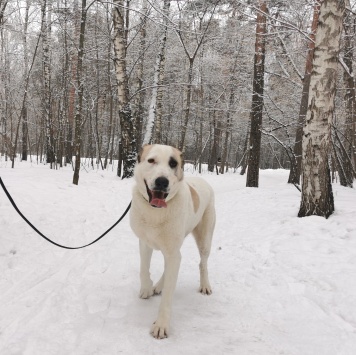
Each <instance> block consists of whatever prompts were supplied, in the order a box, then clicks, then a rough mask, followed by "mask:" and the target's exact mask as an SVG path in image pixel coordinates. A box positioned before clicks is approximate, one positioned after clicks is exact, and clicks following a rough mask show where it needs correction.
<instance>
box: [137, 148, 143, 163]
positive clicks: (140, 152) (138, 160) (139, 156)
mask: <svg viewBox="0 0 356 355" xmlns="http://www.w3.org/2000/svg"><path fill="white" fill-rule="evenodd" d="M142 152H143V148H141V149H140V151H139V152H138V154H137V162H138V163H141V157H142Z"/></svg>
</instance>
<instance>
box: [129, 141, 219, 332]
mask: <svg viewBox="0 0 356 355" xmlns="http://www.w3.org/2000/svg"><path fill="white" fill-rule="evenodd" d="M134 178H135V182H136V184H135V186H134V187H133V197H132V206H131V211H130V225H131V228H132V230H133V231H134V233H135V234H136V235H137V237H138V238H139V245H140V259H141V262H140V281H141V289H140V294H139V296H140V297H141V298H149V297H151V296H152V295H154V294H160V293H162V299H161V303H160V306H159V311H158V316H157V319H156V321H155V322H154V323H153V325H152V328H151V334H152V335H153V337H155V338H157V339H162V338H166V337H167V336H168V333H169V325H170V318H171V309H172V299H173V293H174V290H175V287H176V283H177V278H178V271H179V267H180V261H181V253H180V248H181V246H182V244H183V241H184V239H185V237H186V236H187V235H188V234H189V233H192V234H193V236H194V238H195V241H196V244H197V246H198V249H199V254H200V264H199V269H200V292H201V293H202V294H205V295H210V294H211V293H212V289H211V286H210V282H209V277H208V268H207V261H208V257H209V254H210V249H211V242H212V236H213V231H214V227H215V207H214V192H213V190H212V188H211V186H210V185H209V184H208V183H207V182H205V181H204V180H203V179H202V178H198V177H190V178H184V175H183V159H182V154H181V152H180V151H179V150H178V149H176V148H173V147H171V146H167V145H160V144H154V145H146V146H144V147H143V149H142V150H141V152H140V154H139V156H138V161H137V164H136V166H135V170H134ZM153 249H155V250H160V251H161V252H162V254H163V257H164V272H163V275H162V277H161V278H160V280H159V281H158V282H157V283H156V284H155V285H153V282H152V280H151V278H150V272H149V269H150V262H151V256H152V251H153Z"/></svg>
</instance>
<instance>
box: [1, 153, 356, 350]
mask: <svg viewBox="0 0 356 355" xmlns="http://www.w3.org/2000/svg"><path fill="white" fill-rule="evenodd" d="M87 170H88V169H87ZM193 174H195V173H194V172H193V171H192V168H191V167H188V168H187V171H186V175H193ZM0 176H1V177H2V179H3V181H4V183H5V184H6V186H7V187H8V189H9V191H10V192H11V194H12V195H13V198H14V200H15V201H16V202H17V204H18V207H19V208H20V210H21V211H22V212H23V213H24V214H25V215H26V216H27V217H28V218H29V219H30V221H31V222H33V223H34V224H35V225H36V227H37V228H38V229H39V230H40V231H41V232H42V233H44V234H46V235H47V236H49V237H51V238H53V239H54V240H55V241H56V242H58V243H62V244H65V245H69V246H79V245H82V244H85V243H88V242H90V241H92V240H94V239H95V238H96V237H97V236H98V235H100V234H101V233H102V232H104V231H105V230H106V229H107V228H108V227H109V226H111V225H112V224H113V223H114V222H115V221H116V220H117V219H118V218H119V216H121V214H122V213H123V211H124V210H125V208H126V207H127V205H128V203H129V202H130V195H131V187H132V184H133V179H129V180H123V181H122V180H120V179H119V178H118V177H116V176H115V169H113V170H111V168H110V170H109V171H100V170H88V172H86V171H85V170H82V171H81V175H80V180H79V185H78V186H75V185H73V184H72V183H71V181H72V171H71V168H70V167H67V168H63V169H61V170H57V171H56V170H50V169H49V167H48V166H43V165H36V164H35V163H32V164H31V163H29V162H28V163H27V162H22V163H16V165H15V169H11V164H10V162H5V161H4V160H0ZM203 177H204V178H205V179H206V180H207V181H208V182H209V183H210V184H211V185H212V186H213V188H214V190H215V193H216V207H217V225H216V230H215V235H214V243H213V248H212V253H211V257H210V259H209V267H210V281H211V283H212V287H213V294H212V295H211V296H203V295H201V294H199V292H198V286H199V270H198V264H199V257H198V252H197V248H196V247H195V245H194V241H193V238H190V237H188V238H187V240H186V241H185V244H184V246H183V248H182V256H183V258H182V264H181V270H180V274H179V280H178V285H177V289H176V292H175V298H174V302H173V316H172V323H171V333H170V336H169V338H167V339H164V340H156V339H154V338H152V337H151V336H150V335H149V329H150V326H151V324H152V322H153V321H154V320H155V316H156V314H157V310H158V304H159V301H160V296H154V297H152V298H150V299H149V300H142V299H140V298H139V297H138V292H139V253H138V240H137V238H136V237H135V236H134V234H133V232H132V231H131V229H130V227H129V219H128V217H126V218H125V219H124V220H123V221H122V222H121V223H120V224H119V225H118V226H117V227H116V228H115V229H114V230H113V231H111V232H110V233H109V234H108V235H107V236H106V237H104V238H103V239H102V240H101V241H99V242H98V243H97V244H94V245H92V246H90V247H88V248H86V249H81V250H64V249H59V248H57V247H56V246H54V245H52V244H49V243H48V242H46V241H44V240H43V239H41V238H40V237H39V236H38V235H37V234H35V232H33V231H32V230H31V229H30V227H29V226H27V225H26V224H25V222H24V221H23V220H22V219H21V218H20V217H19V216H18V215H17V213H16V212H15V210H14V209H13V208H12V206H11V205H10V203H9V201H8V200H7V198H6V196H5V194H4V193H3V191H2V190H1V191H0V354H2V355H10V354H25V355H32V354H35V355H37V354H40V355H42V354H46V355H47V354H63V355H68V354H75V355H81V354H83V355H84V354H85V355H88V354H119V353H123V354H170V355H171V354H173V355H174V354H183V353H186V354H204V355H205V354H239V355H244V354H249V355H252V354H257V355H262V354H263V355H269V354H271V355H272V354H273V355H275V354H291V355H297V354H298V355H308V354H310V355H315V354H323V355H335V354H337V355H351V354H352V355H353V354H355V351H356V302H355V300H356V223H355V221H356V203H355V201H356V191H355V189H349V188H343V187H341V186H339V185H337V184H334V185H333V189H334V197H335V205H336V212H335V213H334V214H333V215H332V216H331V217H330V218H329V219H328V220H326V219H324V218H321V217H307V218H302V219H300V218H297V217H296V216H297V213H298V209H299V204H300V193H299V192H298V190H297V189H296V188H295V187H294V186H293V185H289V184H287V183H286V181H287V178H288V172H287V171H283V170H262V171H261V172H260V188H258V189H257V188H246V187H245V178H246V177H245V176H240V175H239V174H232V173H230V174H225V175H219V176H216V175H213V174H209V173H207V172H204V174H203ZM162 267H163V262H162V257H161V255H160V254H159V253H158V252H155V253H154V256H153V260H152V276H153V279H154V281H156V280H157V279H158V278H159V277H160V275H161V271H162Z"/></svg>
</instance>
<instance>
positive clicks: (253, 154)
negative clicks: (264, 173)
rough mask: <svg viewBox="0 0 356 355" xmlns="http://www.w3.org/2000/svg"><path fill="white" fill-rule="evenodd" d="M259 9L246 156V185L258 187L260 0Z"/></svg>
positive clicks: (262, 17) (262, 28) (261, 76)
mask: <svg viewBox="0 0 356 355" xmlns="http://www.w3.org/2000/svg"><path fill="white" fill-rule="evenodd" d="M259 9H260V11H259V12H258V13H257V26H256V43H255V57H254V71H253V87H252V90H253V93H252V107H251V128H250V149H249V156H248V170H247V178H246V186H247V187H258V180H259V167H260V155H261V134H262V133H261V128H262V112H263V88H264V73H265V52H266V33H267V25H266V15H265V13H266V12H267V5H266V2H265V1H260V6H259Z"/></svg>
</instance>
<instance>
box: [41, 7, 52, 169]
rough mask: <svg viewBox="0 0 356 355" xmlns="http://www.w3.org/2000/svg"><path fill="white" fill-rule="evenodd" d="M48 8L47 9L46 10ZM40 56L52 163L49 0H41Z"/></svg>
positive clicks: (47, 146)
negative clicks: (41, 58)
mask: <svg viewBox="0 0 356 355" xmlns="http://www.w3.org/2000/svg"><path fill="white" fill-rule="evenodd" d="M47 8H48V11H47ZM41 11H42V23H41V35H42V57H43V116H44V120H45V127H46V128H45V131H46V134H45V136H46V161H47V163H50V166H51V168H52V164H53V163H54V162H55V156H54V142H53V128H52V113H51V63H50V60H51V59H50V41H51V14H52V4H51V0H49V2H48V4H47V0H43V1H42V9H41Z"/></svg>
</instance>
